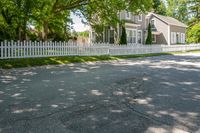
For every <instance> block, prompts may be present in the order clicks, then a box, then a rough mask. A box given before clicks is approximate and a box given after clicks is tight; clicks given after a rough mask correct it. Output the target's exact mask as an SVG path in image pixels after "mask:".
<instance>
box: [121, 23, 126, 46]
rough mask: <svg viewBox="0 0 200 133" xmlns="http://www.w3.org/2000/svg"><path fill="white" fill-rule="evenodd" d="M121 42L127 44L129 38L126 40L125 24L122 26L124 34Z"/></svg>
mask: <svg viewBox="0 0 200 133" xmlns="http://www.w3.org/2000/svg"><path fill="white" fill-rule="evenodd" d="M120 44H121V45H126V44H127V40H126V28H125V27H124V26H122V35H121V39H120Z"/></svg>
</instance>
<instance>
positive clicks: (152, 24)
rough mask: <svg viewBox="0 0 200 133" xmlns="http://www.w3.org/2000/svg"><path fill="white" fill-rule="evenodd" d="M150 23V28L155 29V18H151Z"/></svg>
mask: <svg viewBox="0 0 200 133" xmlns="http://www.w3.org/2000/svg"><path fill="white" fill-rule="evenodd" d="M150 24H151V28H152V29H155V28H156V27H155V20H153V19H152V20H151V21H150Z"/></svg>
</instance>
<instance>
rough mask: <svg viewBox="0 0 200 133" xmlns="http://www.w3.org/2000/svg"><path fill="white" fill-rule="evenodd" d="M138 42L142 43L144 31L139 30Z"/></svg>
mask: <svg viewBox="0 0 200 133" xmlns="http://www.w3.org/2000/svg"><path fill="white" fill-rule="evenodd" d="M138 43H139V44H142V31H138Z"/></svg>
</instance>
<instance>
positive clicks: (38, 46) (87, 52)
mask: <svg viewBox="0 0 200 133" xmlns="http://www.w3.org/2000/svg"><path fill="white" fill-rule="evenodd" d="M197 49H200V44H190V45H171V46H168V45H139V44H138V45H137V44H134V45H110V44H104V43H102V44H92V45H77V44H70V43H67V42H31V41H23V42H19V41H17V42H15V41H4V42H1V43H0V59H11V58H33V57H51V56H98V55H130V54H148V53H163V52H173V51H188V50H197Z"/></svg>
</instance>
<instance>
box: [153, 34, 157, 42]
mask: <svg viewBox="0 0 200 133" xmlns="http://www.w3.org/2000/svg"><path fill="white" fill-rule="evenodd" d="M153 36H154V38H155V40H152V42H153V43H156V40H157V38H156V35H155V34H153Z"/></svg>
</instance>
